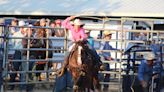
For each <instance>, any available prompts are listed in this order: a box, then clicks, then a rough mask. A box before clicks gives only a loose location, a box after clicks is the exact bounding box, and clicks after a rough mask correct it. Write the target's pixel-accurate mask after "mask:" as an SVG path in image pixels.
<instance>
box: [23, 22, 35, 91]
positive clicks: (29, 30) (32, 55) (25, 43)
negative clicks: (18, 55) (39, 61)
mask: <svg viewBox="0 0 164 92" xmlns="http://www.w3.org/2000/svg"><path fill="white" fill-rule="evenodd" d="M29 27H32V25H31V24H30V25H29ZM25 31H26V34H27V35H26V37H34V36H33V31H34V30H33V28H26V30H25ZM33 41H34V38H32V39H23V40H22V43H23V47H24V48H25V49H27V48H28V46H29V48H33V47H34V45H35V44H34V43H33ZM27 56H29V60H31V59H32V60H33V59H36V56H37V54H36V51H29V55H27V50H25V51H24V52H23V57H24V59H25V60H27ZM22 64H23V65H22V69H23V68H24V71H32V69H33V66H34V61H28V64H29V65H27V62H24V63H22ZM27 66H28V67H27ZM24 78H25V76H24ZM26 79H27V78H26ZM32 80H33V76H32V73H29V74H28V81H32ZM32 90H33V84H27V87H26V91H27V92H29V91H30V92H31V91H32Z"/></svg>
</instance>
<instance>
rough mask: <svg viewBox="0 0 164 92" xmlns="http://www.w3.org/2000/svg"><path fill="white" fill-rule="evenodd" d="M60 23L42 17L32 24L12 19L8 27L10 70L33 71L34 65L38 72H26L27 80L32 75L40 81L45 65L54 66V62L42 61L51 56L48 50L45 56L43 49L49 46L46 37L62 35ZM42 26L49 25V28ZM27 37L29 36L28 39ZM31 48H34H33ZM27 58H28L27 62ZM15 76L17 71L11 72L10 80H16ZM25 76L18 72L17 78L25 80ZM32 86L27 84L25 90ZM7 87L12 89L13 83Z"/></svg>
mask: <svg viewBox="0 0 164 92" xmlns="http://www.w3.org/2000/svg"><path fill="white" fill-rule="evenodd" d="M61 23H62V21H61V20H60V19H57V20H54V21H50V20H47V19H44V18H42V19H40V20H37V21H35V22H34V23H33V24H32V23H31V22H30V21H26V22H25V21H23V20H18V19H13V20H12V21H11V26H10V27H9V34H10V37H11V40H10V44H11V48H10V49H14V50H13V51H14V54H13V58H11V61H10V65H11V66H12V68H10V69H12V71H34V67H35V71H40V72H37V73H28V81H30V80H31V81H32V80H33V77H34V76H36V79H37V80H39V81H41V80H42V79H41V72H42V71H43V70H44V69H45V66H46V65H48V67H52V68H56V63H52V62H48V64H47V63H46V61H44V60H46V58H52V51H50V50H49V51H48V53H47V54H48V56H46V50H45V49H46V48H50V47H51V41H49V40H48V41H47V40H46V38H47V37H64V35H65V32H64V30H63V29H60V28H61ZM35 27H38V28H35ZM44 27H50V29H49V28H44ZM55 28H57V29H55ZM29 37H31V38H30V39H29ZM27 38H28V39H27ZM47 44H48V47H47ZM33 48H35V50H34V49H33ZM27 49H30V50H27ZM31 49H33V50H31ZM36 49H37V50H36ZM27 56H28V57H27ZM12 60H15V61H12ZM18 60H20V61H18ZM21 60H22V61H21ZM27 60H29V62H28V63H27ZM36 60H38V61H36ZM39 60H40V61H39ZM35 61H36V62H35ZM27 64H28V65H27ZM17 76H18V74H17V73H11V74H10V82H16V77H17ZM26 77H27V76H26V74H25V73H19V80H20V81H21V82H25V81H26ZM23 87H24V86H23V85H21V89H24V88H23ZM29 87H30V88H29ZM32 88H33V87H32V85H27V90H32ZM9 89H11V90H13V89H14V85H10V87H9Z"/></svg>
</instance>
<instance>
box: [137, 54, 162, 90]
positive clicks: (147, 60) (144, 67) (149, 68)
mask: <svg viewBox="0 0 164 92" xmlns="http://www.w3.org/2000/svg"><path fill="white" fill-rule="evenodd" d="M143 57H144V60H142V61H141V64H140V66H139V69H138V79H139V81H140V83H141V86H142V88H143V89H142V90H143V92H149V86H150V81H151V79H152V78H154V79H157V72H158V73H159V74H161V65H160V63H159V62H156V59H155V54H154V53H153V52H147V53H145V54H144V56H143ZM154 75H155V76H154ZM157 81H158V82H157ZM156 82H157V85H158V84H159V80H156ZM157 89H158V88H157ZM157 92H159V91H157Z"/></svg>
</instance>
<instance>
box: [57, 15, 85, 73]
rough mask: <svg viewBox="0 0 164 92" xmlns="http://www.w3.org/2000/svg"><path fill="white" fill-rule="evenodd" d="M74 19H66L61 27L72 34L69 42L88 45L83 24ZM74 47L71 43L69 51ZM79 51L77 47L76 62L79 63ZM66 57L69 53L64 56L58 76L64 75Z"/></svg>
mask: <svg viewBox="0 0 164 92" xmlns="http://www.w3.org/2000/svg"><path fill="white" fill-rule="evenodd" d="M75 18H76V16H71V17H68V18H66V19H65V20H64V21H63V23H62V25H63V27H65V28H66V29H68V30H69V31H71V34H72V39H71V40H72V42H79V41H84V44H88V43H87V38H86V35H85V33H84V28H83V26H84V23H82V22H81V20H80V19H75ZM73 19H75V20H74V22H73V23H72V24H71V23H70V21H71V20H73ZM74 45H75V43H73V44H72V46H70V47H69V51H71V50H72V48H73V46H74ZM81 49H82V47H81V46H79V47H78V58H77V62H81ZM68 55H69V53H68V54H67V55H66V58H65V60H64V64H63V66H62V70H61V72H60V74H59V76H62V75H63V73H64V71H65V69H66V67H67V65H68V60H67V59H68Z"/></svg>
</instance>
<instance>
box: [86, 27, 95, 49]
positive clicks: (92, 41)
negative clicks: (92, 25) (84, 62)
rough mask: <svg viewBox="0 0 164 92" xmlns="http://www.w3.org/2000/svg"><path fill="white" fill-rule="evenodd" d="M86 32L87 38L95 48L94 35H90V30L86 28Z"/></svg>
mask: <svg viewBox="0 0 164 92" xmlns="http://www.w3.org/2000/svg"><path fill="white" fill-rule="evenodd" d="M85 34H86V37H87V40H88V42H89V45H90V46H91V47H92V48H94V40H93V37H91V36H90V30H85Z"/></svg>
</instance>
